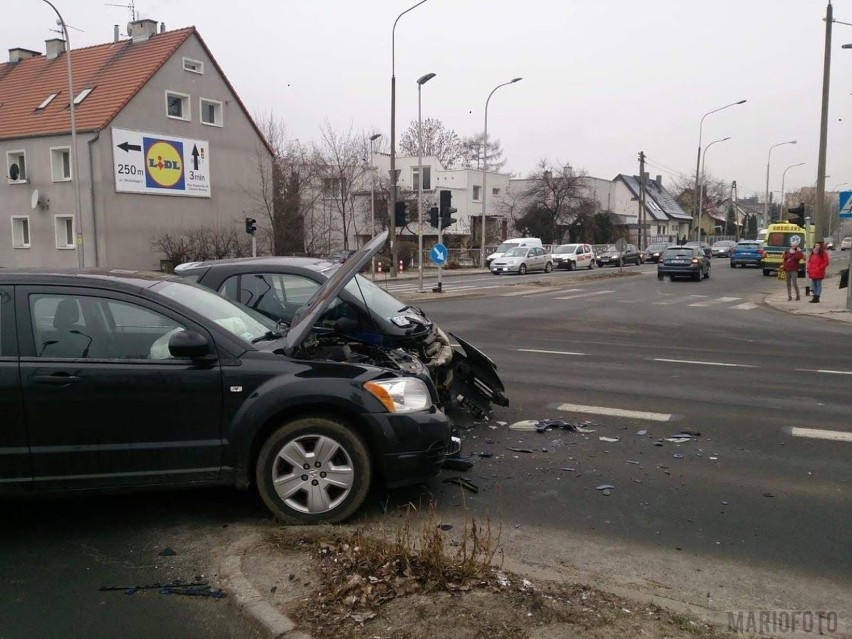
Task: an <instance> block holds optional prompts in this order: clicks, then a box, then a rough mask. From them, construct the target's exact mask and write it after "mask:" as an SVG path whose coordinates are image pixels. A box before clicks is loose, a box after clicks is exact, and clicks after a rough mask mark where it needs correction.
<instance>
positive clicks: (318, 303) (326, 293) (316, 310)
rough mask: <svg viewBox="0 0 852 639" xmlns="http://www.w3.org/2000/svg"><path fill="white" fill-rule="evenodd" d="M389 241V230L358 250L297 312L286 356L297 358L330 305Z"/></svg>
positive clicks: (288, 338)
mask: <svg viewBox="0 0 852 639" xmlns="http://www.w3.org/2000/svg"><path fill="white" fill-rule="evenodd" d="M387 239H388V231H387V229H386V230H384V231H382V232H381V233H379V234H378V235H377V236H376V237H374V238H373V239H372V240H370V241H369V242H367V243H366V244H365V245H364V246H362V247H361V248H360V249H358V251H357V252H356V253H355V255H353V256H352V257H350V258H349V259H348V260H346V261H345V262H344V263H343V264H341V265H340V268H339V269H337V270H336V271H335V272H334V273H333V274H332V276H331V277H329V278H328V279H327V280H326V281H325V283H324V284H323V285H322V286H320V287H319V288H318V289H317V290H316V292H315V293H314V294H313V295H312V296H311V299H309V300H308V301H307V303H305V305H304V306H301V307H299V308H298V309H297V310H296V312H295V313H294V314H293V321H292V322H290V330H289V331H287V335H286V341H285V344H284V352H285V353H286V354H287V355H289V356H292V355H293V352H294V351H295V350H296V349H297V348H298V347H299V345H301V343H302V342H303V341H304V340H305V337H306V336H307V335H308V333H310V332H311V329H312V328H313V326H314V324H316V323H317V320H319V318H320V316H321V315H322V314H323V313H325V311H326V310H327V309H328V306H329V304H331V302H332V301H333V300H334V298H335V297H337V296H338V294H339V293H340V291H342V290H343V289H344V288H345V287H346V285H347V284H348V283H349V281H350V280H351V279H352V278H353V277H355V275H356V274H357V273H358V272H359V271H360V270H361V269H362V268H364V267H365V266H366V265H367V264H368V263H369V262H370V260H371V259H372V257H373V256H374V255H375V254H376V253H378V252H379V251H380V250H381V248H382V247H383V246H384V245H385V242H386V241H387Z"/></svg>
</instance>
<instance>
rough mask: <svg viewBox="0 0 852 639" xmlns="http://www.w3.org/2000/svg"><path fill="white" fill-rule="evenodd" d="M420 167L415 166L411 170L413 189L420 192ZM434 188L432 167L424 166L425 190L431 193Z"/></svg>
mask: <svg viewBox="0 0 852 639" xmlns="http://www.w3.org/2000/svg"><path fill="white" fill-rule="evenodd" d="M419 170H420V167H419V166H415V167H412V168H411V188H412V189H414V190H418V189H419V188H420V173H419ZM431 188H432V167H431V166H424V167H423V190H424V191H429V190H430V189H431Z"/></svg>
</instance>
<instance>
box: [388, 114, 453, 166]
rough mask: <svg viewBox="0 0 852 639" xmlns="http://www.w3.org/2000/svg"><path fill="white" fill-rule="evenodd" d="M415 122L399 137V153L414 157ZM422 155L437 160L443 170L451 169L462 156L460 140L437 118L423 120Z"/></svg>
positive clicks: (416, 143) (415, 153)
mask: <svg viewBox="0 0 852 639" xmlns="http://www.w3.org/2000/svg"><path fill="white" fill-rule="evenodd" d="M418 148H419V146H418V136H417V120H414V121H413V122H412V123H411V124H409V125H408V128H407V129H406V130H405V131H404V132H403V134H402V135H401V136H400V137H399V150H400V153H402V154H404V155H408V156H412V157H414V156H416V155H417V153H418ZM423 155H424V156H434V157H436V158H438V161H439V162H440V163H441V166H443V167H444V168H445V169H452V168H453V167H454V166H455V165H456V164H457V163H458V162H459V161H461V159H462V157H463V156H464V147H463V146H462V141H461V138H459V136H458V135H457V134H456V132H455V131H453V130H452V129H448V128H447V127H445V126H444V123H443V122H441V121H440V120H438V119H437V118H426V119H425V120H423Z"/></svg>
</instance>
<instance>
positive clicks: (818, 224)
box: [782, 0, 834, 239]
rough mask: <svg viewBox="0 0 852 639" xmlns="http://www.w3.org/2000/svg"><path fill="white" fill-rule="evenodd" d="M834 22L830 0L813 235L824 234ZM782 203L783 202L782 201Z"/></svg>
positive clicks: (816, 236) (826, 20) (827, 14)
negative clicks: (829, 91)
mask: <svg viewBox="0 0 852 639" xmlns="http://www.w3.org/2000/svg"><path fill="white" fill-rule="evenodd" d="M833 22H834V15H833V9H832V6H831V0H828V6H827V7H826V8H825V54H824V55H825V59H824V62H823V67H822V115H821V118H820V126H819V160H818V162H817V183H816V208H815V210H814V237H815V238H819V239H822V238H823V237H824V236H825V233H824V232H823V229H824V228H825V220H826V213H827V212H826V210H825V153H826V147H827V143H828V87H829V81H830V79H831V25H832V23H833ZM782 204H783V202H782Z"/></svg>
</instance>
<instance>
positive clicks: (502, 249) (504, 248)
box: [485, 237, 543, 268]
mask: <svg viewBox="0 0 852 639" xmlns="http://www.w3.org/2000/svg"><path fill="white" fill-rule="evenodd" d="M519 246H538V247H539V248H543V245H542V243H541V239H540V238H538V237H515V238H511V239H508V240H503V242H501V243H500V246H498V247H497V248H496V249H494V252H493V253H491V254H489V255H487V256H486V257H485V268H491V262H493V261H494V260H496V259H497V258H498V257H503V256H504V255H506V253H507V252H508V251H509V250H511V249H513V248H517V247H519Z"/></svg>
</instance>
